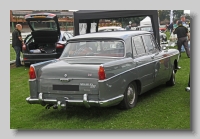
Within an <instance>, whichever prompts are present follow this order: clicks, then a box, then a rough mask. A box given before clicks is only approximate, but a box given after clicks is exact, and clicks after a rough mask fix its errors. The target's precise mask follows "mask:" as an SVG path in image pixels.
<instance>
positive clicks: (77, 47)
mask: <svg viewBox="0 0 200 139" xmlns="http://www.w3.org/2000/svg"><path fill="white" fill-rule="evenodd" d="M124 50H125V49H124V43H123V41H81V42H71V43H68V44H67V46H66V47H65V50H64V51H63V53H62V55H61V57H77V56H104V57H124Z"/></svg>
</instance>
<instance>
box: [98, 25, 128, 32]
mask: <svg viewBox="0 0 200 139" xmlns="http://www.w3.org/2000/svg"><path fill="white" fill-rule="evenodd" d="M120 30H125V29H124V28H122V27H119V26H108V27H99V28H98V32H105V31H120Z"/></svg>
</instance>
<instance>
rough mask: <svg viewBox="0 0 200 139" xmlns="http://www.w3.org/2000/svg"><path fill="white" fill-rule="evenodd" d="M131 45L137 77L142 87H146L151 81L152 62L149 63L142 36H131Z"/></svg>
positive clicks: (149, 58)
mask: <svg viewBox="0 0 200 139" xmlns="http://www.w3.org/2000/svg"><path fill="white" fill-rule="evenodd" d="M132 46H133V57H134V59H133V63H134V64H135V65H136V69H137V71H138V77H139V78H140V81H141V83H142V88H144V89H145V88H146V89H148V88H149V86H150V85H151V84H152V83H153V72H154V71H153V64H152V63H151V56H150V55H149V54H148V50H147V49H146V47H145V45H144V40H143V36H142V35H140V36H134V37H133V38H132Z"/></svg>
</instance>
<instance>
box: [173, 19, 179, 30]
mask: <svg viewBox="0 0 200 139" xmlns="http://www.w3.org/2000/svg"><path fill="white" fill-rule="evenodd" d="M177 27H178V20H177V21H176V22H174V25H173V29H175V28H177Z"/></svg>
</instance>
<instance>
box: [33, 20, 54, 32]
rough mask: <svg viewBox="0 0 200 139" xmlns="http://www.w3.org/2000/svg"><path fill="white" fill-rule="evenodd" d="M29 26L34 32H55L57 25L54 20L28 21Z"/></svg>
mask: <svg viewBox="0 0 200 139" xmlns="http://www.w3.org/2000/svg"><path fill="white" fill-rule="evenodd" d="M30 24H31V26H32V27H33V29H34V30H57V24H56V22H55V21H54V20H48V21H42V20H38V21H30Z"/></svg>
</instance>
